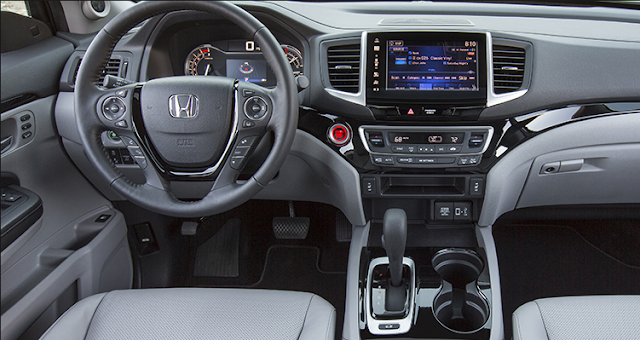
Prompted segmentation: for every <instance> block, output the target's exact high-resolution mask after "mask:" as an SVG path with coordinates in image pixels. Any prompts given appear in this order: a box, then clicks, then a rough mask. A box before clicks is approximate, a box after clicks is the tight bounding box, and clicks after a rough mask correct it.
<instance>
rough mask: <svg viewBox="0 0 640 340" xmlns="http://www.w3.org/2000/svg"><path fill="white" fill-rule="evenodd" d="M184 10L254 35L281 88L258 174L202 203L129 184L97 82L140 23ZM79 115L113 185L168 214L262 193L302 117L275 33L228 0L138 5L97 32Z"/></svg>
mask: <svg viewBox="0 0 640 340" xmlns="http://www.w3.org/2000/svg"><path fill="white" fill-rule="evenodd" d="M180 10H195V11H200V12H207V13H212V14H217V15H220V16H222V17H224V18H226V19H228V20H230V21H231V22H233V23H234V24H236V25H238V26H240V27H241V28H242V29H243V30H245V31H246V32H247V33H249V34H251V35H252V36H253V40H255V41H256V42H257V43H258V44H259V46H261V48H262V53H263V56H264V58H265V59H266V61H267V63H268V64H269V66H271V69H272V71H273V73H274V75H275V77H276V80H277V86H276V88H275V89H273V90H272V91H271V92H270V93H271V94H272V97H270V99H271V100H272V101H273V103H272V106H273V114H272V115H271V116H270V118H269V121H268V123H267V127H266V128H267V130H268V131H271V132H273V136H274V142H273V146H272V149H271V151H270V153H269V155H268V157H267V158H266V160H265V161H264V163H263V164H262V166H261V167H260V168H259V169H258V170H257V171H256V173H255V174H254V175H253V176H252V177H251V178H250V179H249V180H247V181H245V182H244V183H242V184H237V183H236V182H235V180H234V181H233V183H229V184H228V185H225V186H222V187H219V188H216V189H214V190H212V191H210V192H209V193H208V194H207V195H206V196H205V197H204V198H202V199H200V200H197V201H182V200H179V199H177V198H176V197H175V196H174V195H173V194H172V193H171V192H170V190H169V189H168V188H167V187H166V186H164V187H162V188H160V187H158V186H157V185H156V186H153V185H150V184H149V183H148V182H147V183H145V184H142V185H139V184H134V183H132V182H130V181H129V180H128V179H127V178H126V177H125V176H124V175H123V174H122V173H121V172H120V171H119V170H118V169H117V168H116V166H115V164H114V163H113V162H112V161H111V160H110V158H109V157H108V155H107V152H106V150H105V148H104V146H103V144H102V141H101V134H102V132H104V131H107V130H110V128H109V126H105V124H104V123H103V120H104V119H102V117H99V115H100V113H99V112H97V111H96V107H99V106H100V105H99V101H100V97H101V96H103V97H104V95H105V93H106V92H105V89H102V88H100V87H99V86H98V85H97V81H98V76H99V74H100V71H101V70H102V69H103V68H104V66H105V65H106V64H107V62H108V61H109V58H110V55H111V52H112V51H113V49H114V47H115V45H116V43H117V42H118V41H119V39H120V38H121V37H122V36H123V35H124V34H126V33H127V32H128V31H129V30H130V29H131V28H133V27H134V26H135V25H137V24H138V23H140V22H142V21H144V20H146V19H148V18H151V17H153V16H156V15H160V14H165V13H169V12H174V11H180ZM74 92H75V98H74V102H75V114H76V122H77V127H78V133H79V136H80V140H81V142H82V145H83V148H84V150H85V153H86V156H87V158H88V159H89V161H90V162H91V163H92V164H93V165H94V167H95V168H96V170H97V172H98V174H99V176H100V177H101V178H102V179H104V180H106V181H107V182H108V183H109V184H110V186H111V188H112V189H113V190H115V191H116V192H117V193H119V194H120V195H122V196H123V197H125V198H126V199H128V200H130V201H132V202H133V203H135V204H137V205H139V206H141V207H143V208H145V209H148V210H151V211H154V212H157V213H161V214H164V215H169V216H175V217H200V216H208V215H214V214H217V213H220V212H224V211H227V210H229V209H232V208H234V207H236V206H238V205H240V204H242V203H244V202H246V201H247V200H249V199H250V198H251V197H253V196H254V195H255V194H257V193H258V192H259V191H260V190H261V189H262V188H263V187H264V186H266V185H267V184H268V182H269V181H270V180H271V179H272V178H273V177H274V176H275V175H276V173H277V172H278V170H279V169H280V166H281V165H282V164H283V163H284V160H285V158H286V157H287V155H288V152H289V150H290V148H291V145H292V143H293V139H294V136H295V130H296V127H297V121H298V96H297V86H296V85H295V80H294V78H293V74H292V72H291V69H290V66H289V63H288V61H287V59H286V57H285V55H284V53H282V51H281V48H280V45H279V43H278V41H277V40H276V39H275V37H274V36H273V35H272V34H271V32H270V31H269V30H268V29H267V28H266V27H265V26H264V25H263V24H262V23H261V22H260V21H258V20H257V19H256V18H255V17H253V16H252V15H251V14H249V13H247V12H246V11H245V10H243V9H241V8H240V7H238V6H236V5H233V4H231V3H226V2H199V1H171V2H156V1H151V2H145V3H140V4H137V5H136V6H133V7H132V8H130V9H128V10H127V11H125V12H123V13H121V14H119V15H118V16H116V17H115V18H114V19H112V20H111V21H110V22H109V23H108V24H107V25H106V26H105V27H104V28H102V29H101V30H100V32H98V34H97V35H96V37H95V38H94V39H93V41H92V43H91V45H90V46H89V47H88V49H87V51H86V53H85V55H84V57H83V60H82V64H81V65H80V68H79V71H78V76H77V79H76V86H75V90H74ZM101 119H102V121H101Z"/></svg>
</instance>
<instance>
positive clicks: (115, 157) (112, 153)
mask: <svg viewBox="0 0 640 340" xmlns="http://www.w3.org/2000/svg"><path fill="white" fill-rule="evenodd" d="M107 152H108V153H109V158H111V161H112V162H113V164H122V158H120V150H118V149H108V150H107Z"/></svg>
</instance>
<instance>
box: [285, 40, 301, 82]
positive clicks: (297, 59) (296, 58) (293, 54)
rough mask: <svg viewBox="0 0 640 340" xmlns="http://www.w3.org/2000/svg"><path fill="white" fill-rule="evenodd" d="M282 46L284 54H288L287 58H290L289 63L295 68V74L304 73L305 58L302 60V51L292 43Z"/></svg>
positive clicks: (292, 68)
mask: <svg viewBox="0 0 640 340" xmlns="http://www.w3.org/2000/svg"><path fill="white" fill-rule="evenodd" d="M280 46H282V50H283V51H284V54H286V55H287V59H288V60H289V65H291V70H293V75H294V76H297V75H299V74H302V69H303V66H304V64H303V60H302V53H301V52H300V50H299V49H297V48H295V47H293V46H291V45H284V44H283V45H280Z"/></svg>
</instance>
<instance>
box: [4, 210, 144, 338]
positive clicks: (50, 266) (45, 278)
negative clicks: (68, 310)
mask: <svg viewBox="0 0 640 340" xmlns="http://www.w3.org/2000/svg"><path fill="white" fill-rule="evenodd" d="M101 215H109V218H108V219H106V220H104V221H101V220H99V217H100V216H101ZM132 280H133V266H132V263H131V254H130V252H129V247H128V243H127V227H126V223H125V221H124V217H123V215H122V214H121V213H120V212H117V211H115V210H111V209H109V208H106V207H103V208H100V209H98V210H95V211H93V212H90V213H89V214H87V215H85V216H83V217H81V218H79V219H78V220H76V221H74V222H73V223H70V224H68V225H66V226H63V228H61V229H60V230H59V231H58V232H57V233H55V234H54V235H52V236H51V237H50V238H49V239H47V240H46V241H45V242H43V243H42V244H40V245H39V246H38V247H35V248H34V249H33V250H32V251H30V252H29V253H28V254H26V255H25V256H21V257H20V258H19V259H17V261H15V262H13V261H11V262H9V261H8V262H7V263H3V267H2V294H1V297H2V336H3V338H4V339H10V340H13V339H16V338H17V337H18V336H19V335H20V334H22V333H23V332H24V331H25V330H27V328H29V327H33V325H32V323H33V322H34V321H36V320H37V322H42V323H44V324H45V325H43V328H45V329H46V328H47V327H48V326H49V325H50V324H51V323H52V322H53V321H55V319H56V318H57V317H59V316H60V315H52V317H51V318H49V319H42V318H39V316H40V314H41V313H42V312H43V311H45V310H46V309H47V308H48V306H49V305H51V304H52V303H54V302H55V301H56V300H57V299H58V298H59V297H60V296H61V295H63V294H64V293H65V291H66V290H67V289H68V287H70V286H71V287H75V288H72V289H75V290H76V291H75V292H74V294H72V295H74V296H76V297H77V298H76V300H79V299H83V298H85V297H87V296H90V295H93V294H96V293H99V292H104V291H109V290H113V289H126V288H130V287H131V284H132ZM63 311H64V310H62V311H60V312H63Z"/></svg>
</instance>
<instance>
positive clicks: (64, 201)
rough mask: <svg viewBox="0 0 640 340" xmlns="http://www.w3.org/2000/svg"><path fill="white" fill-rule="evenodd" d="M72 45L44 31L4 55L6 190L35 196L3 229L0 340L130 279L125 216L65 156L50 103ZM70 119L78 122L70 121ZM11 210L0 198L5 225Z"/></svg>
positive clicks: (37, 328) (32, 330)
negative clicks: (13, 226) (11, 229)
mask: <svg viewBox="0 0 640 340" xmlns="http://www.w3.org/2000/svg"><path fill="white" fill-rule="evenodd" d="M3 30H4V26H3ZM3 33H4V32H3ZM73 51H74V47H73V45H72V44H71V43H69V42H67V41H65V40H63V39H60V38H57V37H50V38H47V39H45V40H42V41H39V42H36V43H34V44H32V45H30V46H26V47H23V48H21V49H18V50H15V51H11V52H6V53H2V104H3V105H2V136H1V137H2V142H3V143H2V155H1V157H2V162H1V163H0V164H1V170H2V173H3V174H5V173H7V174H13V175H14V178H15V180H13V181H12V182H13V183H12V184H13V185H12V186H11V188H12V189H20V188H24V189H26V190H28V191H29V192H31V193H33V196H34V197H39V198H40V200H41V207H40V208H37V204H36V208H35V210H34V213H35V214H32V215H30V216H31V219H30V220H25V221H26V222H23V224H22V225H21V226H20V228H19V229H20V230H18V231H19V233H17V235H13V236H15V237H13V236H12V237H10V238H6V239H5V238H4V235H3V240H2V248H3V249H2V253H1V260H0V266H1V269H0V270H1V280H2V282H1V286H0V287H1V305H2V310H1V312H2V316H1V320H2V328H1V337H2V339H3V340H14V339H34V338H38V337H39V336H40V335H41V334H42V332H44V331H45V330H46V329H47V327H49V325H51V324H52V323H53V322H54V321H55V319H56V318H57V317H58V316H60V315H61V314H62V313H64V311H65V310H66V309H67V308H68V307H69V306H71V305H72V304H73V303H74V302H75V301H77V300H78V299H82V298H85V297H87V296H89V295H93V294H96V293H98V292H102V291H108V290H113V289H125V288H130V287H131V283H132V276H133V269H132V264H131V255H130V252H129V247H128V243H127V238H126V235H127V228H126V223H125V221H124V218H123V216H122V214H121V213H120V212H118V211H116V210H114V209H113V206H112V204H111V202H110V201H109V200H107V199H106V198H105V197H104V196H103V195H101V194H100V193H99V192H98V191H97V190H96V188H95V187H94V186H93V185H92V184H91V183H90V182H89V181H87V179H86V178H85V177H84V176H83V175H82V174H81V173H80V171H79V170H78V169H77V167H76V166H75V165H74V164H73V163H72V162H71V160H70V159H69V157H68V155H67V154H66V153H65V151H64V148H63V146H62V139H61V137H60V136H59V134H58V127H57V126H56V121H55V114H54V108H55V105H56V101H57V99H58V91H59V83H60V75H61V72H62V69H63V67H64V65H65V63H66V62H67V59H68V58H69V56H70V55H71V54H72V53H73ZM67 124H70V126H65V127H64V128H67V129H75V121H74V120H72V121H71V122H70V123H67ZM3 182H4V181H3ZM5 184H6V183H3V186H6V185H5ZM25 192H26V191H25ZM29 196H32V195H31V194H29ZM9 208H10V205H8V204H7V205H5V204H4V203H3V225H4V222H5V221H4V211H5V209H7V210H6V211H7V213H8V212H9ZM39 211H41V216H39V217H38V213H39ZM3 234H4V230H3ZM14 238H15V240H14ZM5 243H6V244H5Z"/></svg>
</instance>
